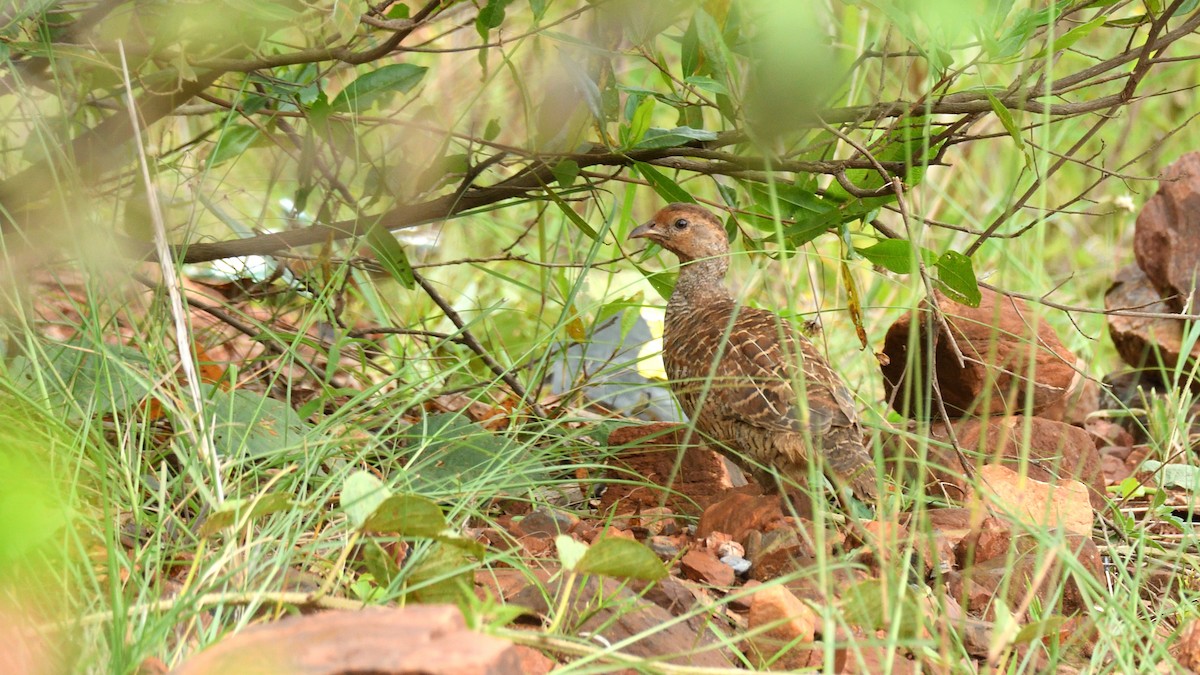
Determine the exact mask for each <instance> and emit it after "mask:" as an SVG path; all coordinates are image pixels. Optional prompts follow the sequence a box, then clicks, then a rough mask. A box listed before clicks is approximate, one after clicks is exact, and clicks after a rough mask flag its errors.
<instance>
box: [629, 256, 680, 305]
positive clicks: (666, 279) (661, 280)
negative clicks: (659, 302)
mask: <svg viewBox="0 0 1200 675" xmlns="http://www.w3.org/2000/svg"><path fill="white" fill-rule="evenodd" d="M633 266H634V267H635V268H636V269H637V271H639V272H641V273H642V277H644V278H645V279H646V281H648V282H650V286H651V288H653V289H654V291H655V292H656V293H658V294H659V296H661V297H662V299H663V300H670V299H671V292H672V291H674V290H675V275H674V274H668V273H667V272H651V271H649V270H647V269H646V268H645V267H642V266H641V265H638V264H637V263H634V264H633Z"/></svg>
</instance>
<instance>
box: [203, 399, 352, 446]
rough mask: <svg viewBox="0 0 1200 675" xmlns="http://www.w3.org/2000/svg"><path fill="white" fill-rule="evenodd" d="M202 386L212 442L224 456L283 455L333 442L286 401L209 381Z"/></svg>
mask: <svg viewBox="0 0 1200 675" xmlns="http://www.w3.org/2000/svg"><path fill="white" fill-rule="evenodd" d="M201 389H202V390H203V391H204V392H205V397H206V402H205V414H207V415H209V416H210V418H211V419H212V420H213V422H214V425H213V444H214V446H215V448H216V450H217V454H219V455H220V456H222V457H226V458H232V457H238V456H240V455H243V454H244V456H247V457H280V455H281V454H282V453H285V452H314V451H317V450H319V449H321V448H323V447H326V446H328V445H330V444H332V443H333V442H334V441H333V439H332V438H330V437H329V436H327V435H326V434H325V433H324V432H322V431H318V430H316V429H314V428H313V426H312V425H311V424H309V423H308V422H305V421H304V420H303V419H301V418H300V416H299V415H297V414H296V411H295V410H294V409H293V408H292V406H290V405H288V404H287V403H285V402H284V401H280V400H278V399H274V398H271V397H269V396H265V395H263V394H261V393H258V392H253V391H247V390H245V389H235V390H234V391H225V390H224V389H221V388H219V387H214V386H212V385H209V384H204V385H201Z"/></svg>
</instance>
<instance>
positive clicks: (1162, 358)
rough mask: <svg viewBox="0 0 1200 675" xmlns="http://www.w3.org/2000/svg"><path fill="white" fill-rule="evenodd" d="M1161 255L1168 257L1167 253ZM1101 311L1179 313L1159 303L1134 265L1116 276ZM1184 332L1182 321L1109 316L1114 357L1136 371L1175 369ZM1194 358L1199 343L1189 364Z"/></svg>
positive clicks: (1199, 350)
mask: <svg viewBox="0 0 1200 675" xmlns="http://www.w3.org/2000/svg"><path fill="white" fill-rule="evenodd" d="M1139 222H1140V221H1139ZM1198 222H1200V221H1198ZM1198 250H1200V249H1198ZM1164 255H1170V253H1169V252H1166V253H1164ZM1104 308H1105V309H1108V310H1114V309H1129V308H1132V309H1133V310H1135V311H1138V312H1153V313H1157V314H1173V313H1177V312H1178V311H1179V309H1178V308H1176V307H1174V306H1172V305H1171V304H1169V303H1167V302H1164V301H1162V300H1161V299H1160V297H1159V294H1158V291H1157V290H1155V289H1154V287H1153V285H1152V284H1151V281H1150V279H1149V278H1147V276H1146V275H1145V274H1144V273H1143V272H1142V270H1140V269H1138V268H1137V267H1136V266H1134V265H1130V266H1128V267H1125V268H1123V269H1122V270H1121V271H1120V272H1117V278H1116V280H1114V281H1113V285H1112V286H1110V287H1109V289H1108V292H1107V293H1105V294H1104ZM1186 328H1187V323H1186V322H1185V321H1184V320H1182V319H1164V318H1150V317H1141V316H1122V315H1120V314H1109V315H1108V334H1109V336H1110V337H1111V338H1112V341H1113V345H1115V346H1116V348H1117V353H1118V354H1120V355H1121V360H1123V361H1124V362H1125V363H1128V364H1129V365H1131V366H1133V367H1134V368H1138V369H1142V368H1145V369H1149V370H1151V371H1154V370H1158V369H1162V370H1165V371H1170V370H1171V369H1173V368H1175V366H1176V364H1178V363H1179V359H1180V357H1181V355H1182V353H1183V339H1184V330H1185V329H1186ZM1197 357H1200V343H1197V344H1196V345H1195V346H1193V347H1192V351H1191V352H1190V354H1189V359H1188V361H1189V362H1190V361H1191V360H1192V359H1195V358H1197ZM1187 367H1188V368H1190V367H1191V366H1190V365H1189V366H1187ZM1167 379H1169V378H1167Z"/></svg>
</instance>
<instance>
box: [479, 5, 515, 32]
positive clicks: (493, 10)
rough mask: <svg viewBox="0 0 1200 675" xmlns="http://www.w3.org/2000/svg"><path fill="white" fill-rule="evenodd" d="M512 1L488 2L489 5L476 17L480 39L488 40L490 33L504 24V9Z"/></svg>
mask: <svg viewBox="0 0 1200 675" xmlns="http://www.w3.org/2000/svg"><path fill="white" fill-rule="evenodd" d="M510 1H511V0H488V4H487V5H486V6H485V7H484V8H483V9H481V10H479V15H478V16H476V17H475V31H476V32H478V33H479V37H480V38H482V39H484V40H487V36H488V31H490V30H492V29H493V28H499V27H500V25H501V24H503V23H504V9H505V7H507V6H508V3H509V2H510Z"/></svg>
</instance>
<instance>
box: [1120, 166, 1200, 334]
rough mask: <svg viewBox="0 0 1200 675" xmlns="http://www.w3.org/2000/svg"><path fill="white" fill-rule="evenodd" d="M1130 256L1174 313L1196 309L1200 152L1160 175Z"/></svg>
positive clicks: (1199, 304) (1199, 260)
mask: <svg viewBox="0 0 1200 675" xmlns="http://www.w3.org/2000/svg"><path fill="white" fill-rule="evenodd" d="M1133 253H1134V256H1135V257H1136V258H1137V262H1138V266H1139V267H1141V268H1142V269H1143V270H1145V272H1146V276H1147V277H1148V278H1149V279H1150V283H1152V284H1153V285H1154V288H1155V289H1156V290H1157V291H1158V295H1159V296H1161V297H1162V298H1164V299H1165V300H1166V303H1167V304H1168V305H1169V306H1170V307H1171V308H1172V309H1173V310H1174V311H1176V312H1179V311H1180V310H1182V309H1183V307H1184V305H1185V303H1187V301H1188V300H1189V299H1190V300H1191V301H1192V306H1193V307H1200V297H1197V296H1196V289H1195V283H1196V281H1195V275H1196V270H1197V269H1200V153H1195V152H1192V153H1188V154H1186V155H1184V156H1182V157H1180V158H1179V159H1177V160H1176V161H1175V163H1173V164H1171V165H1170V166H1168V167H1167V169H1166V170H1165V171H1163V173H1162V175H1161V176H1159V188H1158V192H1157V193H1155V195H1154V196H1153V197H1151V198H1150V200H1149V201H1148V202H1146V205H1145V206H1144V207H1142V212H1141V213H1140V214H1138V219H1137V226H1136V227H1135V229H1134V233H1133Z"/></svg>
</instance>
